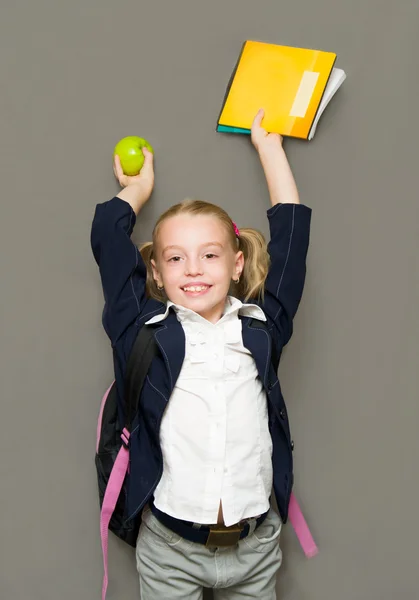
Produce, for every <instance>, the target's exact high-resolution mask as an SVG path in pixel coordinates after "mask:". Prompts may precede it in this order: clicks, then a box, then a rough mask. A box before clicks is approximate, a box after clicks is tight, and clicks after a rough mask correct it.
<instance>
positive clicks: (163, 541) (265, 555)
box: [137, 509, 282, 600]
mask: <svg viewBox="0 0 419 600" xmlns="http://www.w3.org/2000/svg"><path fill="white" fill-rule="evenodd" d="M281 527H282V522H281V519H280V517H279V516H278V515H277V514H276V512H274V511H273V510H272V509H270V511H269V513H268V516H267V517H266V519H265V521H264V522H263V523H262V524H261V525H260V527H258V528H257V529H256V531H255V532H254V533H253V534H251V535H249V536H248V537H247V538H244V539H243V540H240V542H239V543H238V544H237V545H236V546H234V547H231V548H207V547H206V546H204V545H202V544H195V543H194V542H190V541H188V540H185V539H184V538H182V537H180V536H179V535H177V534H176V533H173V532H172V531H171V530H170V529H167V527H165V526H164V525H162V524H161V523H160V522H159V521H158V520H157V519H156V517H155V516H154V515H153V514H152V512H151V511H150V510H149V509H145V511H144V512H143V520H142V524H141V528H140V533H139V535H138V540H137V569H138V573H139V576H140V597H141V600H202V598H203V588H204V587H206V588H213V590H214V599H215V600H239V599H240V600H244V599H245V598H246V599H247V600H250V599H253V598H255V599H256V598H257V600H276V593H275V584H276V574H277V572H278V569H279V567H280V566H281V560H282V552H281V549H280V546H279V537H280V533H281Z"/></svg>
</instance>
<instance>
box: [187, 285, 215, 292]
mask: <svg viewBox="0 0 419 600" xmlns="http://www.w3.org/2000/svg"><path fill="white" fill-rule="evenodd" d="M210 287H212V286H211V285H187V286H185V287H183V288H181V289H182V291H184V292H186V293H187V294H202V293H203V292H207V291H208V290H209V289H210Z"/></svg>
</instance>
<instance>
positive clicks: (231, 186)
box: [0, 0, 419, 600]
mask: <svg viewBox="0 0 419 600" xmlns="http://www.w3.org/2000/svg"><path fill="white" fill-rule="evenodd" d="M418 24H419V3H418V2H417V0H415V1H408V0H402V1H400V0H399V2H397V3H396V2H392V1H391V0H386V1H384V0H367V1H366V0H351V1H349V0H346V1H345V2H343V1H342V0H341V1H338V2H337V1H336V0H318V1H317V2H309V1H308V0H293V2H288V3H280V2H269V1H268V0H258V2H250V1H249V0H247V1H244V0H228V1H226V0H212V1H211V2H210V1H207V2H202V1H201V2H199V1H197V0H176V1H175V0H171V1H168V0H167V1H165V2H163V1H162V0H152V1H150V2H144V1H142V2H138V1H137V2H134V1H133V0H118V2H116V1H112V2H111V1H110V0H72V1H71V2H70V1H69V2H63V1H61V2H57V1H53V0H37V2H30V1H29V0H20V1H19V0H15V2H13V3H12V2H5V3H3V4H2V8H1V13H0V77H1V100H0V102H1V105H0V140H1V144H0V152H1V155H0V159H1V160H0V177H1V187H2V198H1V218H0V226H1V231H0V241H1V253H0V260H1V307H2V311H1V343H2V350H1V366H2V371H1V378H0V381H1V415H2V418H1V421H0V456H1V463H0V464H1V473H0V477H1V479H0V481H1V488H0V489H1V491H0V502H1V504H0V525H1V530H0V597H1V599H2V600H3V599H4V600H6V599H7V600H22V599H23V598H28V599H29V598H30V599H31V600H56V599H57V598H59V599H60V600H70V599H74V598H77V599H79V600H92V599H94V598H99V597H100V586H101V577H102V565H101V552H100V546H99V535H98V516H99V513H98V506H97V495H96V480H95V469H94V463H93V455H94V449H95V427H96V419H97V414H98V408H99V403H100V398H101V394H102V393H103V391H104V389H105V388H106V387H107V385H108V384H109V382H110V381H111V378H112V362H111V351H110V346H109V344H108V341H107V338H106V336H105V334H104V332H103V330H102V327H101V311H102V305H103V300H102V291H101V288H100V283H99V277H98V273H97V269H96V265H95V263H94V262H93V258H92V256H91V252H90V242H89V235H90V225H91V219H92V216H93V211H94V207H95V204H96V203H98V202H103V201H105V200H107V199H109V198H111V197H112V196H113V195H114V194H115V193H116V191H117V189H118V188H117V185H116V182H115V180H114V179H113V173H112V169H111V154H112V149H113V147H114V144H115V143H116V142H117V141H118V140H119V139H120V138H121V137H123V136H125V135H131V134H138V135H141V136H144V137H146V138H147V139H149V140H150V142H151V143H152V144H153V145H154V147H155V151H156V188H155V192H154V195H153V198H152V200H151V201H150V203H149V205H148V206H147V207H146V209H145V210H144V212H143V213H142V215H141V217H140V219H139V225H138V226H137V228H136V233H135V236H136V240H138V241H140V240H141V241H143V240H146V239H148V238H149V235H150V232H151V228H152V225H153V222H154V220H155V219H156V217H157V216H158V215H159V214H160V212H161V211H163V210H164V209H165V208H166V207H168V206H169V205H170V204H172V203H175V202H177V201H179V200H181V199H183V198H184V197H185V196H198V197H200V198H205V199H208V200H211V201H214V202H216V203H220V204H222V205H223V206H224V207H225V208H226V209H227V210H228V211H229V212H230V214H231V216H232V218H234V219H235V220H236V221H237V222H238V224H239V226H245V225H253V226H256V227H258V228H260V229H261V230H262V231H263V232H264V233H265V234H266V233H267V223H266V217H265V210H266V209H267V208H268V206H269V201H268V196H267V191H266V186H265V183H264V179H263V174H262V171H261V168H260V165H259V163H258V158H257V155H256V153H255V152H254V150H253V149H252V147H251V145H250V142H249V140H248V139H247V138H244V137H239V136H226V135H221V134H217V133H215V122H216V118H217V116H218V112H219V109H220V105H221V101H222V98H223V95H224V91H225V87H226V84H227V82H228V79H229V76H230V73H231V70H232V68H233V66H234V64H235V62H236V58H237V55H238V52H239V50H240V47H241V44H242V42H243V41H244V40H245V39H259V40H263V41H270V42H277V43H283V44H290V45H300V46H307V47H316V48H323V49H326V50H332V51H335V52H337V54H338V61H337V66H341V67H342V68H344V69H345V71H346V72H347V75H348V79H347V81H346V82H345V84H344V87H343V88H342V89H341V90H340V91H339V92H338V94H337V96H336V97H335V98H334V99H333V101H332V104H331V105H330V106H329V107H328V109H327V110H326V113H325V114H324V116H323V117H322V119H321V121H320V124H319V127H318V130H317V133H316V136H315V139H314V140H313V141H312V142H310V143H306V142H301V141H295V140H287V141H286V144H285V146H286V150H287V153H288V155H289V158H290V162H291V165H292V167H293V170H294V173H295V176H296V179H297V182H298V185H299V189H300V193H301V199H302V201H303V202H305V203H307V204H308V205H309V206H311V207H312V208H313V221H312V236H311V246H310V252H309V260H308V275H307V282H306V288H305V293H304V298H303V301H302V304H301V307H300V310H299V312H298V315H297V318H296V321H295V334H294V337H293V339H292V341H291V342H290V344H289V346H288V347H287V349H286V352H285V355H284V357H283V361H282V364H281V367H280V375H281V378H282V383H283V388H284V392H285V396H286V399H287V403H288V406H289V412H290V417H291V422H292V431H293V437H294V439H295V468H296V477H295V479H296V483H295V492H296V494H297V496H298V498H299V499H300V502H301V504H302V507H303V510H304V512H305V514H306V516H307V519H308V521H309V524H310V526H311V528H312V531H313V533H314V535H315V538H316V540H317V542H318V544H319V547H320V554H319V555H318V557H316V558H314V559H312V560H307V559H305V558H304V556H303V554H302V552H301V550H300V548H299V545H298V542H297V540H296V537H295V535H294V532H293V530H292V527H291V526H290V525H289V526H287V527H286V530H285V533H284V536H283V541H282V545H283V549H284V564H283V568H282V569H281V572H280V577H279V580H278V590H279V597H280V598H282V599H284V600H294V599H295V600H297V599H298V600H332V599H333V600H334V599H336V598H339V600H358V599H360V600H361V599H362V600H363V599H369V600H392V599H394V598H396V597H397V598H398V599H400V600H403V599H406V600H407V599H409V600H411V599H412V598H417V597H418V593H419V592H418V589H419V569H418V565H419V558H418V547H417V540H418V534H419V527H418V516H417V507H418V504H419V487H418V481H417V472H418V470H417V464H418V459H419V452H418V450H419V440H418V437H417V427H418V417H419V409H418V402H417V401H418V392H417V390H418V371H419V369H418V349H419V335H418V334H419V322H418V317H417V307H418V303H419V287H418V282H419V277H418V249H419V246H418V240H419V237H418V233H419V218H418V217H419V211H418V197H417V183H418V175H417V173H418V168H417V143H418V134H419V127H418V119H417V106H418V100H417V99H418V93H419V85H418V69H417V56H418V51H419V44H418V39H419V37H418V33H419V32H418V29H419V27H418ZM110 566H111V583H110V588H109V600H112V599H116V598H118V600H133V599H134V598H138V584H137V576H136V570H135V566H134V559H133V554H132V552H131V550H130V549H129V548H128V547H123V545H122V544H119V543H118V542H117V541H116V540H115V539H112V541H111V545H110Z"/></svg>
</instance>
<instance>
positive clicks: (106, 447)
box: [95, 324, 318, 600]
mask: <svg viewBox="0 0 419 600" xmlns="http://www.w3.org/2000/svg"><path fill="white" fill-rule="evenodd" d="M259 326H260V324H259ZM157 351H158V350H157V344H156V342H155V340H154V329H153V328H152V327H148V326H147V325H144V326H143V327H142V328H141V329H140V331H139V333H138V335H137V338H136V340H135V342H134V345H133V348H132V350H131V353H130V356H129V358H128V362H127V368H126V373H125V381H124V388H125V390H124V391H125V393H124V414H125V421H124V423H121V422H120V419H119V413H118V395H117V390H116V385H115V381H113V383H112V384H111V385H110V387H109V388H108V389H107V390H106V392H105V394H104V396H103V398H102V403H101V407H100V412H99V419H98V424H97V441H96V456H95V463H96V471H97V478H98V488H99V502H100V507H101V512H100V537H101V544H102V555H103V568H104V576H103V585H102V600H105V598H106V591H107V587H108V532H109V530H111V531H112V532H113V533H114V534H115V535H116V536H117V537H119V538H120V539H121V540H123V541H124V542H126V543H127V544H129V545H130V546H132V547H133V548H135V546H136V542H137V537H138V532H139V529H140V525H141V515H138V516H137V517H135V518H134V519H133V520H127V519H126V512H125V505H126V495H127V478H128V477H129V471H128V464H129V438H130V432H131V426H132V423H133V421H134V418H135V416H136V414H137V410H138V402H139V399H140V395H141V390H142V388H143V385H144V382H145V379H146V377H147V373H148V370H149V368H150V365H151V362H152V360H153V358H154V356H155V355H156V354H157ZM275 360H277V359H276V358H275V357H273V361H274V364H275ZM288 517H289V520H290V521H291V524H292V526H293V528H294V530H295V532H296V534H297V537H298V539H299V541H300V544H301V546H302V548H303V550H304V553H305V555H306V556H307V557H312V556H315V555H316V554H317V552H318V549H317V546H316V544H315V542H314V539H313V537H312V535H311V533H310V530H309V528H308V526H307V523H306V521H305V519H304V516H303V514H302V512H301V509H300V507H299V505H298V502H297V500H296V498H295V496H294V494H293V493H291V498H290V503H289V509H288Z"/></svg>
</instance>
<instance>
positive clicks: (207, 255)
mask: <svg viewBox="0 0 419 600" xmlns="http://www.w3.org/2000/svg"><path fill="white" fill-rule="evenodd" d="M205 258H217V255H216V254H213V253H212V252H208V254H205Z"/></svg>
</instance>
